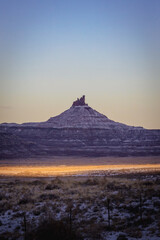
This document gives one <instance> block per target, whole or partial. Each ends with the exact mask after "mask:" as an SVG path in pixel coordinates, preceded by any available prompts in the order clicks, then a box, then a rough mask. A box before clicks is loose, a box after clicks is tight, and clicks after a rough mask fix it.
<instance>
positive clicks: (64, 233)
mask: <svg viewBox="0 0 160 240" xmlns="http://www.w3.org/2000/svg"><path fill="white" fill-rule="evenodd" d="M44 239H45V240H62V239H63V240H82V239H83V238H82V237H81V236H80V234H79V233H77V232H76V231H75V230H73V229H72V231H70V226H68V224H65V223H64V222H63V221H56V220H53V219H49V220H45V221H43V222H42V223H41V224H40V225H39V226H38V227H37V228H36V229H35V230H33V231H31V232H30V233H29V234H27V238H26V240H44Z"/></svg>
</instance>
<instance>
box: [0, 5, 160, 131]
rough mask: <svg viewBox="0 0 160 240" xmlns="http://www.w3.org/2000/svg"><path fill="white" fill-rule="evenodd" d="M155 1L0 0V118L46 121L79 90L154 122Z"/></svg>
mask: <svg viewBox="0 0 160 240" xmlns="http://www.w3.org/2000/svg"><path fill="white" fill-rule="evenodd" d="M159 93H160V1H159V0H132V1H129V0H96V1H95V0H79V1H76V0H73V1H69V0H65V1H64V0H52V1H51V0H24V1H22V0H14V1H13V0H1V1H0V122H19V123H21V122H27V121H45V120H47V119H48V118H49V117H51V116H55V115H57V114H59V113H61V112H62V111H64V110H66V109H67V108H69V107H70V105H71V104H72V101H73V100H75V99H76V98H77V97H81V95H83V94H85V95H86V101H87V102H88V104H89V105H90V106H91V107H93V108H94V109H96V110H97V111H99V112H101V113H103V114H105V115H107V116H108V117H109V118H111V119H113V120H115V121H119V122H123V123H126V124H130V125H135V126H143V127H146V128H160V104H159V103H160V97H159V95H160V94H159Z"/></svg>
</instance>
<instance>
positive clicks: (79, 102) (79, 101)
mask: <svg viewBox="0 0 160 240" xmlns="http://www.w3.org/2000/svg"><path fill="white" fill-rule="evenodd" d="M84 105H86V106H87V105H88V104H86V103H85V95H83V96H82V97H81V98H80V99H79V98H77V100H76V101H74V102H73V104H72V106H73V107H75V106H84Z"/></svg>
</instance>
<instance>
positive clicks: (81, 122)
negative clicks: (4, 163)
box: [0, 95, 160, 159]
mask: <svg viewBox="0 0 160 240" xmlns="http://www.w3.org/2000/svg"><path fill="white" fill-rule="evenodd" d="M62 155H65V156H74V155H75V156H93V157H94V156H95V157H97V156H149V155H160V130H148V129H144V128H142V127H133V126H128V125H126V124H122V123H118V122H115V121H113V120H110V119H109V118H108V117H106V116H105V115H103V114H101V113H99V112H98V111H96V110H94V109H93V108H91V107H90V106H89V105H88V104H86V103H85V96H84V95H83V96H82V97H81V98H80V99H79V98H77V100H76V101H74V102H73V104H72V106H71V107H70V108H69V109H67V110H66V111H64V112H63V113H61V114H59V115H58V116H55V117H51V118H49V119H48V120H47V121H45V122H36V123H35V122H33V123H32V122H30V123H23V124H16V123H3V124H0V158H1V159H2V158H3V159H4V158H17V157H18V158H22V157H24V158H27V157H39V156H62Z"/></svg>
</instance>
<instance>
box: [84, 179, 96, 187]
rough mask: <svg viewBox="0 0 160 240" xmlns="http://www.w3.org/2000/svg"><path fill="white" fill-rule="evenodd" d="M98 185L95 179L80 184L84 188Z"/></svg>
mask: <svg viewBox="0 0 160 240" xmlns="http://www.w3.org/2000/svg"><path fill="white" fill-rule="evenodd" d="M97 184H98V180H97V179H96V178H88V179H87V180H86V181H84V182H83V183H82V185H85V186H87V185H88V186H93V185H97Z"/></svg>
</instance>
